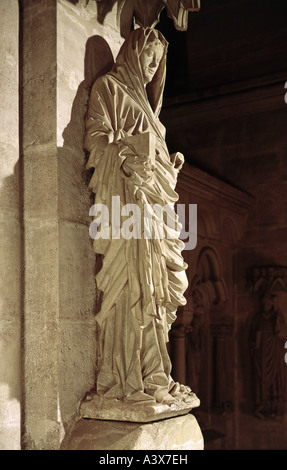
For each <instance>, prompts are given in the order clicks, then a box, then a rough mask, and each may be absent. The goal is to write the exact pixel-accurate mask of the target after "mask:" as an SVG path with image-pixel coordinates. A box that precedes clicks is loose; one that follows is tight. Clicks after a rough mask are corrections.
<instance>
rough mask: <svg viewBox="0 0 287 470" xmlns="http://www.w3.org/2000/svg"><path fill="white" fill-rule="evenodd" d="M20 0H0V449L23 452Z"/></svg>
mask: <svg viewBox="0 0 287 470" xmlns="http://www.w3.org/2000/svg"><path fill="white" fill-rule="evenodd" d="M18 19H19V15H18V1H17V0H2V1H1V2H0V29H1V33H2V34H1V43H0V57H1V72H0V75H1V88H0V108H1V109H0V148H1V160H0V220H1V235H0V256H1V270H0V273H1V278H0V357H1V360H0V449H1V450H19V448H20V435H21V430H20V423H21V413H20V411H21V409H20V407H21V366H20V353H21V351H20V335H21V218H20V210H19V209H20V206H21V204H20V198H19V194H20V193H21V187H20V186H19V181H20V180H19V137H18V135H19V132H18V125H19V118H18V114H19V98H18V86H19V79H18V73H19V68H18V30H19V23H18Z"/></svg>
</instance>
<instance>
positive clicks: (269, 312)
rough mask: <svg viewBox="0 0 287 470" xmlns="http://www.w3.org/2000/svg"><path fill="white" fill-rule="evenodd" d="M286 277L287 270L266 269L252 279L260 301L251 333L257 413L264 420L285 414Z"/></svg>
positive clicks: (258, 270)
mask: <svg viewBox="0 0 287 470" xmlns="http://www.w3.org/2000/svg"><path fill="white" fill-rule="evenodd" d="M286 274H287V269H286V268H284V267H262V268H255V269H253V270H252V274H251V276H250V279H251V283H252V285H253V289H252V290H253V292H255V293H257V294H258V295H259V298H260V309H259V310H258V312H257V313H256V314H255V315H254V316H253V318H252V320H251V325H250V331H249V347H250V357H251V366H252V385H253V390H252V391H253V401H254V414H255V416H257V417H258V418H260V419H280V418H282V416H283V414H284V402H285V393H286V364H285V361H284V354H285V349H284V345H285V343H286V340H287V328H286V325H287V323H286V292H287V289H286V287H287V284H286V279H287V277H286Z"/></svg>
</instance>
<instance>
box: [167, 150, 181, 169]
mask: <svg viewBox="0 0 287 470" xmlns="http://www.w3.org/2000/svg"><path fill="white" fill-rule="evenodd" d="M170 161H171V163H173V166H174V168H176V169H177V170H180V169H181V168H182V166H183V164H184V156H183V154H182V153H180V152H176V153H173V154H171V155H170Z"/></svg>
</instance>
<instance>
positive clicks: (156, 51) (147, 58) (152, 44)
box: [139, 31, 164, 84]
mask: <svg viewBox="0 0 287 470" xmlns="http://www.w3.org/2000/svg"><path fill="white" fill-rule="evenodd" d="M156 33H157V32H156V31H152V33H151V34H150V35H149V37H148V40H147V42H146V45H145V46H144V48H143V50H142V51H141V54H140V57H139V60H140V64H141V69H142V70H141V71H142V76H143V81H144V84H147V83H150V82H151V81H152V79H153V77H154V75H155V73H156V71H157V69H158V67H159V64H160V62H161V60H162V58H163V54H164V45H163V43H162V42H161V40H160V39H159V38H158V34H156Z"/></svg>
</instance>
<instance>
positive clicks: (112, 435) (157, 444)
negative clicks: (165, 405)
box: [63, 414, 204, 451]
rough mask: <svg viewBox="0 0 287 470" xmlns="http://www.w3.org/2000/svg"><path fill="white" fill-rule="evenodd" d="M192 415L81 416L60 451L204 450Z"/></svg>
mask: <svg viewBox="0 0 287 470" xmlns="http://www.w3.org/2000/svg"><path fill="white" fill-rule="evenodd" d="M203 448H204V443H203V437H202V433H201V430H200V427H199V425H198V422H197V420H196V418H195V417H194V416H193V415H192V414H186V415H185V416H177V417H176V418H170V419H164V420H161V421H157V422H153V423H131V422H121V421H101V420H93V419H92V420H91V419H80V420H79V421H78V422H77V424H76V426H75V428H74V430H73V432H72V433H71V435H70V437H69V439H68V440H67V441H66V442H65V443H64V445H63V450H110V451H114V450H172V451H180V450H203Z"/></svg>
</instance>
